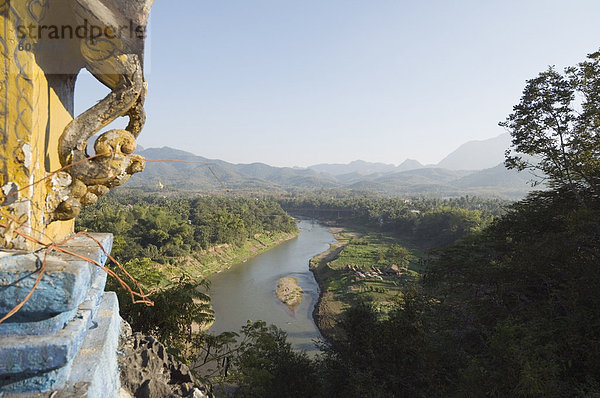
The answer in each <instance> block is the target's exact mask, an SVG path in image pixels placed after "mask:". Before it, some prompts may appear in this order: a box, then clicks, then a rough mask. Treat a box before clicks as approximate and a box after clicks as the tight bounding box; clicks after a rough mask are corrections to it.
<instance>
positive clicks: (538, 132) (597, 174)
mask: <svg viewBox="0 0 600 398" xmlns="http://www.w3.org/2000/svg"><path fill="white" fill-rule="evenodd" d="M513 111H514V113H512V114H511V115H509V116H508V118H507V119H506V121H505V122H502V123H500V126H503V127H505V128H506V129H507V130H508V131H509V132H510V134H511V136H512V149H513V150H514V152H511V150H508V151H507V153H506V166H507V167H508V168H512V169H517V170H525V169H530V170H538V171H541V172H542V173H543V174H544V175H545V178H547V179H548V182H549V185H550V187H553V188H561V187H562V188H567V189H569V190H570V191H571V192H573V193H574V194H575V195H576V196H578V191H581V190H591V191H592V192H594V194H595V196H597V195H598V194H599V193H600V159H599V156H598V155H599V154H600V52H596V53H593V54H590V55H588V59H587V60H586V61H584V62H582V63H579V64H578V65H577V66H574V67H568V68H566V69H565V70H564V73H560V72H558V71H556V70H555V69H554V68H553V67H550V68H549V69H548V70H547V71H545V72H542V73H540V74H539V76H538V77H536V78H534V79H531V80H528V81H527V85H526V86H525V89H524V90H523V96H522V98H521V101H520V102H519V104H518V105H516V106H515V107H514V108H513ZM515 152H516V153H515ZM523 154H525V155H529V156H530V157H525V156H523ZM531 157H533V158H531Z"/></svg>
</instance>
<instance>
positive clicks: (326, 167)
mask: <svg viewBox="0 0 600 398" xmlns="http://www.w3.org/2000/svg"><path fill="white" fill-rule="evenodd" d="M422 167H423V165H422V164H421V163H419V162H418V161H416V160H414V159H406V160H405V161H404V162H402V164H400V165H399V166H394V165H393V164H386V163H371V162H365V161H364V160H355V161H353V162H350V163H347V164H339V163H333V164H330V163H321V164H316V165H314V166H308V168H309V169H311V170H315V171H318V172H320V173H327V174H331V175H332V176H336V177H337V176H342V175H349V174H358V175H363V176H366V175H370V174H375V173H396V172H399V171H407V170H414V169H420V168H422Z"/></svg>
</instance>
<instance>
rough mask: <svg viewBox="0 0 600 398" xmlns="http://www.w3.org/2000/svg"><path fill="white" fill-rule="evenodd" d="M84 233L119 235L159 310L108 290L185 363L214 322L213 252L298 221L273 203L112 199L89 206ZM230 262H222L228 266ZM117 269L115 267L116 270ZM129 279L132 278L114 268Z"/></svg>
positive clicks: (122, 255)
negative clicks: (201, 331) (209, 274)
mask: <svg viewBox="0 0 600 398" xmlns="http://www.w3.org/2000/svg"><path fill="white" fill-rule="evenodd" d="M77 228H78V229H80V230H81V229H89V230H91V231H106V232H112V233H113V234H114V239H115V241H114V247H113V250H112V255H113V256H114V257H115V258H116V260H117V261H119V262H120V263H121V264H123V266H124V268H125V269H126V270H127V272H128V273H129V274H130V275H132V276H133V277H134V278H135V279H136V280H137V281H138V282H140V284H141V286H142V288H143V289H144V290H145V291H146V292H151V293H152V294H151V295H150V299H151V300H152V301H154V306H153V307H146V306H144V305H140V304H134V303H133V302H132V299H131V297H130V295H129V293H128V292H126V291H125V290H123V289H122V288H121V286H119V284H118V283H117V281H115V280H113V279H109V281H108V284H107V289H108V290H114V291H116V292H117V294H118V296H119V303H120V307H121V316H123V318H124V319H126V320H127V321H128V322H129V323H130V324H131V326H132V328H133V329H134V330H136V331H141V332H144V333H150V334H153V335H155V336H157V337H158V338H160V339H161V340H162V341H164V342H165V343H166V344H167V345H169V346H170V347H171V349H172V352H173V353H175V354H177V355H179V356H180V358H182V359H186V360H191V359H194V358H195V350H193V349H191V350H190V344H189V343H190V342H191V341H192V340H193V338H194V334H197V332H198V329H199V328H200V327H201V326H203V325H206V324H208V323H210V322H211V321H212V310H211V309H210V305H209V304H208V302H209V300H210V299H209V297H208V296H207V295H206V294H205V293H203V292H205V291H206V290H207V284H206V282H205V281H204V279H203V276H205V274H206V272H207V269H206V265H207V264H206V262H207V261H213V260H214V259H213V258H212V257H211V256H210V255H209V254H207V249H209V248H211V247H214V246H217V245H229V246H231V247H233V249H232V250H233V251H235V250H236V249H235V247H237V246H242V245H244V244H247V243H248V242H249V241H252V240H259V238H258V237H259V236H260V241H261V242H262V243H264V241H266V240H267V239H268V237H269V236H275V237H278V236H283V237H285V236H291V234H294V233H295V232H296V231H297V226H296V224H295V222H294V220H293V219H292V218H291V217H290V216H289V215H288V214H287V213H285V212H284V211H283V210H282V209H281V207H280V206H279V205H278V204H277V203H276V202H273V201H268V200H258V199H254V198H235V197H216V196H211V197H189V198H176V199H170V198H164V197H157V196H155V195H147V196H144V195H140V194H139V193H138V194H131V193H130V194H113V195H110V196H109V197H107V198H103V199H102V200H100V201H99V202H98V204H97V205H95V206H92V207H87V208H86V209H85V210H84V212H83V213H82V214H81V216H80V217H79V219H78V224H77ZM222 266H223V264H221V267H222ZM113 267H114V265H113ZM115 271H116V272H117V273H118V274H119V275H120V276H121V277H122V278H123V279H124V280H126V281H127V282H129V283H130V284H132V281H131V280H129V279H128V278H127V276H126V275H125V273H124V272H123V271H121V270H120V269H118V268H117V267H115Z"/></svg>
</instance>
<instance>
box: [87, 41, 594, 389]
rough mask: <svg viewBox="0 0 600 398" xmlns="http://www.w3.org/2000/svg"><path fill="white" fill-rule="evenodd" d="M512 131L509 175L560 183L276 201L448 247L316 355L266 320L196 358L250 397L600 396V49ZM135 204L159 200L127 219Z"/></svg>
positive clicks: (540, 90) (542, 84) (526, 106)
mask: <svg viewBox="0 0 600 398" xmlns="http://www.w3.org/2000/svg"><path fill="white" fill-rule="evenodd" d="M503 125H504V126H505V127H506V128H507V129H508V130H509V132H510V133H511V135H512V137H513V146H514V148H513V149H517V150H518V151H519V152H520V155H515V154H509V157H508V160H507V166H509V167H514V168H518V169H526V168H532V169H538V170H539V171H540V172H542V173H543V174H544V175H545V176H546V178H547V182H548V183H549V187H550V189H548V190H547V191H543V192H536V193H532V194H530V195H529V196H528V197H527V198H526V199H524V200H522V201H520V202H518V203H515V204H512V205H510V206H508V207H506V206H505V204H504V203H501V202H494V201H488V202H485V201H481V200H478V199H474V198H469V199H467V198H464V199H460V200H456V201H454V202H453V201H438V202H436V201H434V200H426V199H413V200H411V201H405V200H400V199H398V200H394V199H382V198H364V199H360V198H356V197H354V198H346V199H344V198H335V197H334V198H332V197H329V198H327V197H326V196H324V195H318V194H315V195H314V196H312V197H301V198H300V197H292V198H290V197H287V198H280V199H279V200H280V202H281V203H282V204H283V206H284V207H285V208H286V209H290V210H295V211H298V212H300V211H302V212H312V213H313V214H314V215H318V216H321V217H327V218H335V219H342V220H346V221H353V222H355V223H357V224H360V223H363V224H365V225H370V226H373V227H375V228H380V229H382V230H385V231H389V232H393V233H394V234H396V235H398V236H400V237H406V236H414V237H416V238H417V239H425V240H428V241H430V243H431V244H436V245H439V246H446V247H445V248H442V249H440V250H438V251H436V252H435V253H434V254H433V255H431V256H430V257H429V259H428V260H427V263H426V264H423V267H424V270H425V272H424V277H423V278H416V279H415V280H414V283H412V284H407V285H406V286H404V287H403V290H402V294H401V295H398V297H397V299H396V301H395V302H394V303H393V305H392V308H389V309H387V310H386V313H385V316H381V313H380V312H379V311H378V310H377V309H376V308H374V306H371V305H369V304H368V303H363V304H361V303H358V304H356V305H354V306H353V307H351V308H350V309H349V310H347V311H346V312H345V314H344V315H343V317H342V319H341V321H340V323H339V327H340V330H341V333H340V334H339V335H338V336H336V338H335V339H332V340H328V341H326V342H324V343H323V346H322V351H323V353H322V355H321V356H320V357H318V358H316V359H310V358H308V357H307V356H306V355H305V354H303V353H298V352H295V351H293V350H292V349H291V346H290V345H289V343H287V342H286V339H285V334H284V333H283V332H281V331H280V330H278V329H277V328H275V327H268V326H266V325H265V324H264V323H262V322H258V323H254V324H248V325H247V326H246V327H244V328H243V329H242V330H241V331H240V333H239V334H237V333H225V334H223V335H221V336H216V337H215V336H206V335H198V336H196V337H197V338H196V339H195V340H194V344H195V345H196V348H197V349H198V350H199V352H202V353H204V354H205V355H203V356H202V357H201V358H203V361H202V362H203V363H201V364H200V365H202V366H205V367H209V368H211V369H213V370H214V372H213V373H212V374H211V377H212V379H211V380H215V381H225V382H233V383H236V384H237V385H238V386H239V388H238V389H237V391H236V393H235V394H236V396H241V397H280V396H286V397H296V396H297V397H305V396H311V397H312V396H314V397H331V396H344V397H599V396H600V360H599V358H600V344H599V343H598V342H599V341H600V296H599V295H598V294H597V292H598V291H599V290H600V272H599V269H598V264H599V260H600V196H599V191H600V189H599V188H598V186H599V181H600V160H599V159H600V53H596V54H592V55H591V56H590V57H589V58H588V60H587V61H586V62H584V63H581V64H579V65H577V66H576V67H573V68H568V69H567V70H566V71H565V73H564V74H561V73H558V72H556V71H554V70H553V69H550V70H549V71H547V72H544V73H542V74H540V76H539V77H537V78H535V79H532V80H530V81H529V82H528V84H527V87H526V88H525V90H524V93H523V97H522V99H521V102H520V103H519V104H518V105H517V106H515V112H514V113H513V114H511V115H510V116H509V117H508V119H507V121H506V123H504V124H503ZM533 159H537V160H533ZM202 200H206V201H211V200H213V199H202ZM215 200H218V199H215ZM248 201H249V202H250V203H251V202H252V201H251V200H248V199H240V203H247V202H248ZM169 203H170V204H169V206H173V210H172V213H170V214H171V216H173V217H181V218H177V220H179V221H183V224H184V226H185V224H187V220H190V224H187V225H188V226H190V228H191V229H192V230H193V231H197V229H196V227H195V226H198V225H199V223H198V222H197V221H195V220H196V219H194V218H193V215H192V214H191V213H192V209H194V208H195V207H194V206H188V207H186V206H181V209H180V208H179V207H178V206H179V205H180V204H181V202H180V201H172V202H169ZM219 203H221V202H219ZM457 203H460V205H458V204H457ZM247 204H248V205H249V203H247ZM119 206H123V205H119ZM136 206H142V207H144V206H146V207H151V206H153V204H150V203H145V204H132V206H131V207H129V206H127V207H128V208H129V209H130V210H126V209H124V208H123V209H121V210H123V211H125V212H127V211H132V210H133V209H135V208H136ZM272 206H275V205H272ZM101 207H102V204H101V205H99V209H101ZM132 208H133V209H132ZM273 209H275V210H277V212H276V214H280V215H281V217H282V218H281V219H280V220H281V221H282V222H283V221H284V220H285V215H284V214H283V213H282V212H281V210H280V209H279V208H278V207H277V206H275V207H274V208H273ZM212 210H213V211H217V210H218V206H216V207H213V208H212ZM109 213H110V212H109ZM141 214H142V213H141ZM142 215H143V214H142ZM106 216H107V217H109V216H110V214H108V213H107V215H106ZM493 216H498V217H496V218H495V219H493V220H492V218H493ZM269 217H271V215H269ZM98 218H100V219H102V217H96V218H94V217H93V216H89V217H87V218H85V220H88V222H90V223H92V222H96V219H98ZM150 218H152V217H150ZM168 218H169V217H166V218H165V221H164V223H165V225H168V222H167V221H168ZM233 218H235V217H233ZM119 219H120V218H119ZM142 219H143V217H142ZM258 219H261V218H258ZM123 220H125V221H126V222H127V223H132V222H137V221H135V220H131V219H127V217H125V218H124V219H123ZM218 220H219V221H215V223H216V224H218V223H220V222H222V221H223V219H218ZM225 220H230V218H227V217H226V218H225ZM125 221H123V222H117V223H116V224H117V225H122V224H123V223H124V222H125ZM216 224H215V225H214V228H213V229H211V231H212V232H211V233H210V234H204V232H202V233H201V234H199V235H198V236H199V237H201V236H207V237H209V238H208V241H207V244H209V243H216V242H218V241H219V239H218V238H216V237H217V236H220V235H218V234H217V233H216V232H214V231H216V230H218V226H217V225H216ZM226 224H227V223H226ZM90 225H92V224H90ZM97 225H100V226H101V225H102V224H97ZM140 225H141V227H142V228H143V227H144V226H145V225H146V224H144V222H142V223H141V224H140ZM149 225H151V224H149ZM227 225H232V227H231V228H228V229H227V231H228V232H227V233H226V234H225V235H224V236H226V237H227V238H226V239H229V241H230V242H236V239H238V238H237V237H238V236H241V235H237V234H236V233H234V232H233V231H239V230H240V229H239V228H238V227H235V225H236V223H232V224H227ZM285 225H286V223H285V222H283V223H282V224H280V226H279V227H280V228H285ZM244 227H245V228H244V229H243V230H245V231H247V232H248V231H250V227H246V226H244ZM127 228H129V227H128V226H125V225H123V229H124V230H127ZM165 228H167V227H165ZM173 228H174V229H173V230H169V231H176V232H177V231H179V230H178V229H177V228H175V226H173ZM95 229H106V228H102V227H96V228H95ZM154 229H155V228H152V227H151V226H150V227H149V228H148V229H147V230H146V234H154V233H155V232H153V231H154ZM177 233H180V234H182V237H181V238H180V239H181V240H180V241H177V242H178V243H177V244H169V242H170V241H169V239H167V238H165V239H162V240H161V239H159V238H161V237H162V236H164V235H162V234H159V233H157V234H155V235H152V236H154V237H155V238H156V240H154V241H155V242H156V241H159V242H161V245H160V246H157V245H156V244H155V243H144V242H145V241H144V236H140V235H136V233H134V232H131V235H130V236H129V237H130V238H132V239H134V241H135V243H136V244H137V245H139V247H137V246H136V247H135V248H134V249H135V250H139V252H140V253H149V252H150V251H151V252H152V253H158V254H159V255H160V256H165V258H170V257H169V256H173V255H176V254H173V253H175V252H172V251H171V250H175V246H177V247H178V248H179V247H184V248H185V246H183V245H185V244H187V243H186V242H188V241H187V240H186V239H185V238H184V237H183V236H187V235H186V233H185V232H177ZM170 234H171V232H169V233H167V235H169V236H170ZM456 238H461V239H460V240H459V241H458V242H455V239H456ZM135 239H137V240H135ZM200 242H202V241H200ZM162 243H164V246H163V245H162ZM367 243H368V242H367ZM189 244H190V245H192V243H189ZM151 245H154V246H155V248H152V247H151ZM202 245H203V243H200V247H202ZM120 250H122V251H123V252H124V251H126V249H125V247H124V246H122V248H121V249H120ZM186 250H187V249H186ZM190 250H193V248H192V246H190ZM136 253H137V252H136ZM374 253H375V252H374ZM408 254H410V253H408ZM408 254H407V253H406V252H405V251H403V250H402V248H394V249H392V248H389V249H387V251H385V255H389V256H391V257H395V261H397V262H401V261H410V259H407V255H408ZM120 255H123V254H122V253H120ZM132 261H133V260H132ZM377 261H379V260H377ZM139 267H140V268H142V269H143V268H145V267H144V266H143V264H139ZM140 272H141V271H140ZM185 278H186V276H185V275H182V276H181V281H185ZM188 302H189V301H188ZM185 321H186V320H185V319H179V320H173V322H176V323H177V322H181V323H184V322H185ZM152 322H159V320H153V321H152Z"/></svg>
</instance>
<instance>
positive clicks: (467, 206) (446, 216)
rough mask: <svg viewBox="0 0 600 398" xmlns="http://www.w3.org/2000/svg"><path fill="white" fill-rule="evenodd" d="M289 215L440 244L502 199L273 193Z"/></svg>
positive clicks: (496, 211) (483, 218)
mask: <svg viewBox="0 0 600 398" xmlns="http://www.w3.org/2000/svg"><path fill="white" fill-rule="evenodd" d="M277 200H278V201H279V203H280V204H281V206H282V207H283V208H284V209H285V210H287V211H288V212H291V213H293V214H302V215H306V216H311V217H317V218H321V219H326V220H338V221H341V222H345V223H351V224H356V225H361V226H369V227H375V228H377V229H378V230H381V231H385V232H389V233H393V234H396V235H399V236H401V237H403V238H407V239H410V240H414V241H419V242H420V245H421V246H425V247H426V246H430V247H440V246H446V245H449V244H451V243H453V242H455V241H456V240H457V239H458V238H460V237H462V236H464V235H466V234H469V233H473V232H478V231H480V230H481V229H482V228H483V227H485V226H487V225H489V223H490V222H491V221H492V219H493V217H495V216H499V215H501V214H503V213H504V211H505V207H506V206H507V205H508V202H506V201H502V200H499V199H482V198H478V197H469V196H464V197H460V198H453V199H437V198H411V199H405V198H393V197H392V198H390V197H378V196H371V197H368V196H367V197H364V196H358V197H352V196H349V195H347V194H346V195H343V194H342V195H338V196H332V195H331V193H330V192H327V191H325V192H313V193H310V194H303V195H293V196H286V197H279V198H278V199H277Z"/></svg>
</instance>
